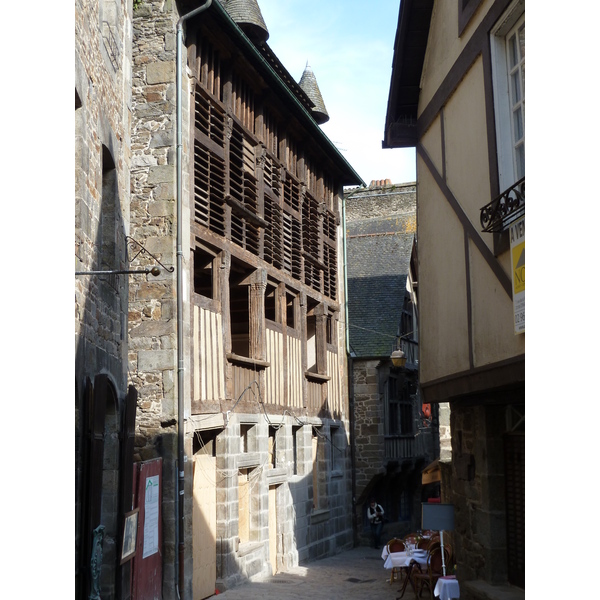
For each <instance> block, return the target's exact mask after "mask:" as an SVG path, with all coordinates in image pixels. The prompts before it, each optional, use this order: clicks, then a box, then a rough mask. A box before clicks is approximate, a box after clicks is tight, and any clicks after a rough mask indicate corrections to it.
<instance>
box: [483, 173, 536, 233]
mask: <svg viewBox="0 0 600 600" xmlns="http://www.w3.org/2000/svg"><path fill="white" fill-rule="evenodd" d="M524 214H525V177H523V179H519V181H517V183H515V184H514V185H511V186H510V187H509V188H508V189H507V190H506V191H504V192H502V194H500V195H499V196H498V197H497V198H495V199H494V200H492V201H491V202H490V203H489V204H486V205H485V206H484V207H483V208H482V209H481V215H480V221H481V226H482V227H483V231H484V232H487V233H501V232H503V231H506V230H507V229H508V227H509V225H510V224H511V223H513V222H514V221H516V220H517V219H520V218H521V217H522V216H523V215H524Z"/></svg>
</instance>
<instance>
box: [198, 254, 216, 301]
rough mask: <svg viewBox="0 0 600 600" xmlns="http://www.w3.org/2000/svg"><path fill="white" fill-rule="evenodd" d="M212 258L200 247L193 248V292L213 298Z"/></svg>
mask: <svg viewBox="0 0 600 600" xmlns="http://www.w3.org/2000/svg"><path fill="white" fill-rule="evenodd" d="M214 258H215V257H214V256H213V255H212V254H209V253H208V252H205V251H204V250H201V249H200V248H195V249H194V292H195V293H196V294H200V295H201V296H205V297H206V298H211V299H212V298H214V291H213V285H214V281H213V272H214V270H213V261H214Z"/></svg>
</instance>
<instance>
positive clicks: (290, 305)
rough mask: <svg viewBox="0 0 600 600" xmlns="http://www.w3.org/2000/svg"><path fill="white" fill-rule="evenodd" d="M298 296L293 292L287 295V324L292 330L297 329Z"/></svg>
mask: <svg viewBox="0 0 600 600" xmlns="http://www.w3.org/2000/svg"><path fill="white" fill-rule="evenodd" d="M297 298H298V296H297V295H296V294H292V293H291V292H286V294H285V304H286V324H287V326H288V327H291V328H292V329H296V304H297Z"/></svg>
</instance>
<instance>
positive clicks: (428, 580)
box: [411, 545, 450, 600]
mask: <svg viewBox="0 0 600 600" xmlns="http://www.w3.org/2000/svg"><path fill="white" fill-rule="evenodd" d="M444 561H445V563H446V568H449V566H450V552H449V551H448V549H447V548H446V547H445V545H444ZM443 574H444V573H443V569H442V548H441V546H435V547H434V548H433V549H432V550H430V552H429V554H428V555H427V565H426V567H425V570H424V571H417V570H413V572H412V573H411V578H412V582H413V587H414V589H415V594H416V596H418V597H419V598H420V597H421V594H422V593H423V588H424V587H425V586H427V587H428V588H429V595H430V596H431V600H434V598H433V590H434V589H435V584H436V583H437V580H438V579H439V578H440V577H442V575H443Z"/></svg>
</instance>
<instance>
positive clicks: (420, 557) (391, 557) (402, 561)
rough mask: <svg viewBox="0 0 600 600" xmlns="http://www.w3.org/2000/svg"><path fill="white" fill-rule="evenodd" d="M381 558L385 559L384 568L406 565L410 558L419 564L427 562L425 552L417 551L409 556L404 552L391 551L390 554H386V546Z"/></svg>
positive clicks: (408, 563)
mask: <svg viewBox="0 0 600 600" xmlns="http://www.w3.org/2000/svg"><path fill="white" fill-rule="evenodd" d="M384 554H385V556H384ZM381 558H384V559H385V562H384V563H383V567H384V569H392V568H393V567H408V566H409V565H410V561H411V560H414V561H416V562H418V563H419V564H420V565H426V564H427V553H426V552H425V553H422V552H417V553H415V554H412V555H410V556H409V555H408V554H407V553H406V552H392V553H391V554H388V551H387V548H384V551H383V553H382V554H381Z"/></svg>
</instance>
